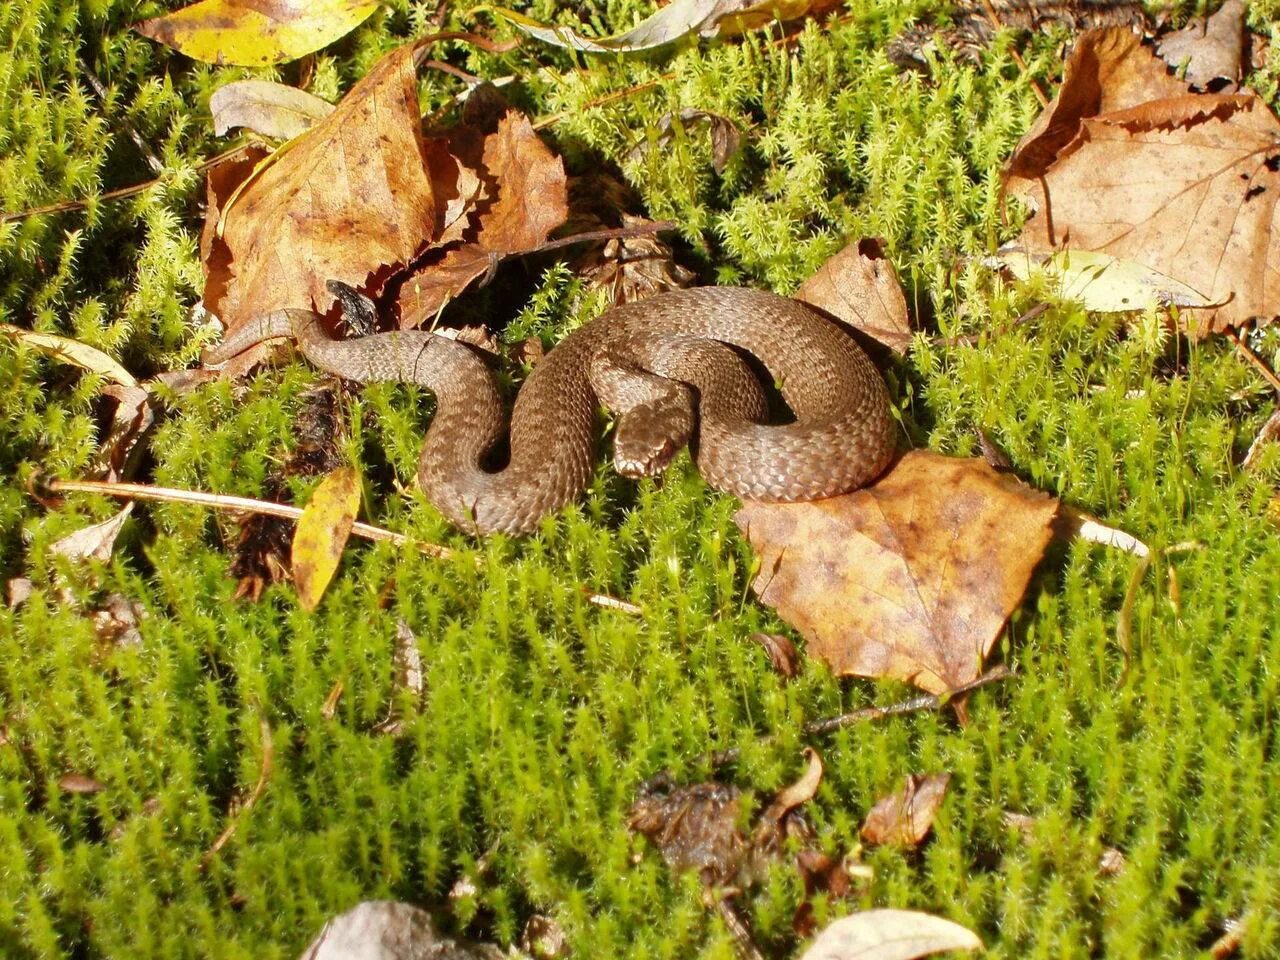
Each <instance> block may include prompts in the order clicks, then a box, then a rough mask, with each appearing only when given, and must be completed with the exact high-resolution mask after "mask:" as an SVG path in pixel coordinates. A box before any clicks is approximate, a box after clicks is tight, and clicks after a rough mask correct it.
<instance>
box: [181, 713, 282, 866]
mask: <svg viewBox="0 0 1280 960" xmlns="http://www.w3.org/2000/svg"><path fill="white" fill-rule="evenodd" d="M258 726H259V728H260V729H261V731H262V767H261V769H259V771H258V782H257V783H255V784H254V785H253V792H252V793H250V794H249V796H248V798H247V799H246V800H245V802H244V804H243V805H242V806H241V807H240V809H239V810H237V811H236V812H235V814H234V815H233V816H232V817H231V822H230V823H228V824H227V826H226V829H224V830H223V831H222V832H221V833H220V834H218V839H216V840H214V841H213V846H211V847H210V848H209V849H208V850H206V851H205V853H204V856H203V857H201V858H200V869H201V870H206V869H208V867H209V864H210V863H212V862H213V858H214V857H216V856H217V855H218V851H219V850H221V849H222V848H223V847H225V846H226V845H227V843H228V842H229V841H230V840H231V838H232V837H234V836H235V834H236V828H237V827H239V826H240V821H241V820H243V819H244V818H245V817H246V816H248V814H249V811H250V810H252V809H253V806H254V804H256V803H257V802H258V800H259V799H260V798H261V797H262V795H263V793H265V792H266V789H267V781H269V780H270V779H271V769H272V767H273V766H274V762H275V755H276V748H275V742H274V741H273V740H272V739H271V724H269V723H268V722H267V717H266V714H259V715H258Z"/></svg>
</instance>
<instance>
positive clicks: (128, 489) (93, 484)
mask: <svg viewBox="0 0 1280 960" xmlns="http://www.w3.org/2000/svg"><path fill="white" fill-rule="evenodd" d="M45 488H46V489H47V490H49V491H51V492H53V493H102V494H106V495H107V496H109V497H119V498H121V499H124V500H159V501H163V502H165V503H195V504H199V505H201V506H205V507H212V508H214V509H215V510H236V511H240V512H244V513H259V514H265V515H267V516H270V517H280V518H281V519H283V520H293V521H295V522H296V521H297V520H298V519H299V518H301V516H302V508H301V507H295V506H293V505H291V504H287V503H275V502H273V501H270V500H255V499H253V498H251V497H233V496H227V495H225V494H221V493H205V492H204V491H203V490H181V489H178V488H176V487H155V486H150V485H148V484H145V483H107V482H103V481H98V480H50V481H48V482H47V483H46V484H45ZM351 532H352V533H353V534H355V535H356V536H357V537H364V538H365V539H366V540H374V541H378V542H382V543H394V544H395V545H396V546H404V545H406V544H407V545H409V546H411V547H413V548H414V549H415V550H417V551H419V552H420V553H423V554H425V555H427V556H428V557H434V558H435V559H437V560H450V559H452V558H453V557H455V556H457V555H458V554H457V551H456V550H451V549H449V548H448V547H444V546H441V545H440V544H438V543H427V542H426V541H424V540H415V539H413V538H411V537H407V536H405V535H404V534H403V533H396V532H395V531H393V530H386V529H384V528H382V527H375V526H373V525H372V524H369V523H360V522H359V521H357V522H356V523H353V524H352V525H351ZM481 563H482V561H481V560H480V558H479V557H477V558H476V565H477V566H479V565H481ZM582 592H583V593H584V594H586V597H587V602H588V603H590V604H591V605H593V606H596V607H603V608H604V609H606V610H617V611H619V612H620V613H627V614H631V615H632V616H639V615H641V614H643V613H644V609H643V608H642V607H638V606H636V605H635V604H634V603H631V602H630V601H628V600H621V599H619V598H618V597H611V596H609V595H608V594H605V593H594V592H592V591H591V590H590V589H588V588H585V587H584V588H583V591H582Z"/></svg>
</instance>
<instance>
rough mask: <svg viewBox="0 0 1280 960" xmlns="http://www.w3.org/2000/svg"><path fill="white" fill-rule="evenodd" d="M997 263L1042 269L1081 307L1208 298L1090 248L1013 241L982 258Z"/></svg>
mask: <svg viewBox="0 0 1280 960" xmlns="http://www.w3.org/2000/svg"><path fill="white" fill-rule="evenodd" d="M983 262H984V263H986V264H987V265H989V266H996V267H1002V268H1003V269H1005V270H1006V271H1008V272H1009V273H1010V274H1011V275H1012V276H1014V277H1016V278H1017V279H1019V280H1027V279H1028V278H1030V277H1031V276H1032V275H1033V274H1043V275H1045V276H1046V277H1048V278H1049V279H1051V280H1052V281H1054V282H1055V283H1056V284H1057V287H1058V295H1059V296H1060V297H1062V299H1064V300H1075V301H1078V302H1079V303H1081V304H1082V305H1083V306H1084V308H1085V309H1086V310H1093V311H1097V312H1098V313H1123V312H1126V311H1129V310H1147V309H1151V308H1155V307H1169V306H1174V307H1196V308H1203V307H1210V306H1213V303H1212V302H1211V301H1210V300H1208V299H1207V298H1206V297H1205V296H1203V295H1202V294H1201V293H1200V292H1199V291H1197V290H1194V289H1192V288H1191V287H1189V286H1187V285H1186V284H1185V283H1182V282H1181V281H1179V280H1175V279H1173V278H1172V277H1166V276H1165V275H1164V274H1162V273H1158V272H1157V271H1155V270H1152V269H1151V268H1150V267H1146V266H1143V265H1142V264H1140V263H1135V262H1133V261H1132V260H1117V259H1116V258H1115V257H1113V256H1111V255H1110V254H1106V253H1094V252H1092V251H1090V250H1060V251H1058V252H1057V253H1055V254H1052V255H1048V256H1046V255H1045V254H1032V253H1029V252H1028V251H1026V250H1022V249H1019V248H1017V247H1009V248H1005V249H1002V250H1000V251H998V252H997V253H996V255H995V256H992V257H988V258H986V259H985V260H984V261H983Z"/></svg>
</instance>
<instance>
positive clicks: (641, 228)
mask: <svg viewBox="0 0 1280 960" xmlns="http://www.w3.org/2000/svg"><path fill="white" fill-rule="evenodd" d="M676 228H677V225H676V224H675V223H672V222H671V221H670V220H655V221H653V222H652V223H642V224H640V225H638V226H634V227H617V228H614V229H610V230H588V231H586V232H585V233H575V234H573V235H572V236H569V237H561V238H560V239H559V240H551V241H548V242H547V243H544V244H542V245H541V246H539V247H538V248H537V249H535V250H534V251H533V252H534V253H542V252H543V251H545V250H555V249H556V248H558V247H568V246H572V245H573V244H575V243H588V242H591V241H594V240H627V239H630V238H631V237H646V236H649V235H650V234H654V233H663V232H665V231H667V230H675V229H676Z"/></svg>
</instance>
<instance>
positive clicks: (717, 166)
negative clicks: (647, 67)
mask: <svg viewBox="0 0 1280 960" xmlns="http://www.w3.org/2000/svg"><path fill="white" fill-rule="evenodd" d="M675 118H676V115H675V114H673V113H664V114H663V115H662V117H661V118H659V120H658V124H657V128H656V129H655V130H654V132H653V135H652V136H651V137H645V138H644V139H643V140H641V141H640V142H639V143H637V144H636V145H635V146H634V147H632V148H631V151H630V152H629V153H628V154H627V160H629V161H635V160H639V159H641V158H642V157H643V156H644V155H645V154H647V153H649V152H650V151H651V150H654V149H656V148H660V147H664V146H666V145H667V144H668V143H670V142H671V140H672V138H673V137H674V136H675V133H674V132H673V130H672V123H673V122H675ZM678 122H679V124H680V126H681V129H684V128H686V127H688V126H689V125H690V124H694V123H706V125H707V127H708V129H709V131H710V133H711V166H712V168H713V169H714V170H715V172H716V173H724V168H725V167H727V166H728V165H729V161H730V160H731V159H733V157H734V155H735V154H737V152H738V151H739V150H741V149H742V131H741V130H739V129H738V125H737V124H736V123H734V122H733V121H732V120H730V119H729V118H728V117H722V116H720V115H719V114H716V113H710V112H709V111H706V110H697V109H694V108H693V107H686V108H685V109H683V110H681V111H680V114H679V121H678Z"/></svg>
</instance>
